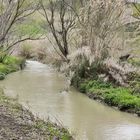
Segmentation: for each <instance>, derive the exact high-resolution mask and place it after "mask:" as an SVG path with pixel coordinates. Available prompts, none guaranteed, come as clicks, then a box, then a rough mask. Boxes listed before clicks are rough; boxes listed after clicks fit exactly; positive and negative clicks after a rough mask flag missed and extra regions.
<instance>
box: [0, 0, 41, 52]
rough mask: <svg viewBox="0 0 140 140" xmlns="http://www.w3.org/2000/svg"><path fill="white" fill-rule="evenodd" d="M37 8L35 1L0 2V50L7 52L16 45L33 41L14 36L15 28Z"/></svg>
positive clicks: (2, 0)
mask: <svg viewBox="0 0 140 140" xmlns="http://www.w3.org/2000/svg"><path fill="white" fill-rule="evenodd" d="M37 8H38V4H36V2H35V1H32V0H30V1H27V0H0V50H1V51H8V50H9V49H10V48H11V47H13V46H14V45H17V44H18V43H20V42H22V41H25V40H29V39H34V38H32V37H31V36H27V35H22V36H18V35H17V34H16V26H18V25H20V24H21V23H22V22H23V21H25V19H26V17H28V16H29V15H31V14H32V13H34V12H35V11H36V9H37Z"/></svg>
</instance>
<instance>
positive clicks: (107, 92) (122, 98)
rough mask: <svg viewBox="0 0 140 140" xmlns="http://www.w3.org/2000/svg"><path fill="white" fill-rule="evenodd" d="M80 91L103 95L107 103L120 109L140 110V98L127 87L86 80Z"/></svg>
mask: <svg viewBox="0 0 140 140" xmlns="http://www.w3.org/2000/svg"><path fill="white" fill-rule="evenodd" d="M80 91H81V92H83V93H90V94H93V95H95V96H96V95H101V96H102V97H103V98H102V99H103V100H104V102H105V103H107V104H109V105H111V106H117V107H118V108H119V109H120V110H135V111H139V110H140V98H139V97H138V96H135V95H133V94H132V93H133V91H132V90H130V89H129V88H125V87H115V86H113V85H112V84H110V83H107V82H103V81H100V80H97V81H96V80H90V81H88V82H87V81H85V82H82V83H81V84H80Z"/></svg>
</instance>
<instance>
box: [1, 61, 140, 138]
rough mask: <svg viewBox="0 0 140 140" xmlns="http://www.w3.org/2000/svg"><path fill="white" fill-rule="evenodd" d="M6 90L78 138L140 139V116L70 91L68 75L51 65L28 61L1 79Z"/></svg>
mask: <svg viewBox="0 0 140 140" xmlns="http://www.w3.org/2000/svg"><path fill="white" fill-rule="evenodd" d="M0 85H1V86H2V87H3V88H4V91H5V94H6V95H7V96H10V97H14V98H17V99H18V101H19V103H21V104H22V105H23V106H25V107H26V108H28V109H29V110H30V111H32V112H33V113H34V114H35V115H37V116H39V117H40V118H42V119H46V120H47V119H48V118H49V119H51V120H52V121H53V122H56V123H59V124H61V125H63V126H64V127H66V128H68V129H69V131H70V132H72V134H74V137H75V138H76V140H140V118H138V117H136V116H134V115H132V114H128V113H124V112H120V111H118V110H115V109H113V108H111V107H108V106H106V105H103V104H101V103H99V102H96V101H93V100H91V99H89V98H88V97H87V96H85V95H84V94H81V93H79V92H78V91H77V90H76V89H74V88H72V87H71V88H70V90H69V91H67V87H68V83H67V80H66V78H65V77H64V76H63V75H62V74H60V73H58V72H56V71H55V70H54V69H53V68H52V67H50V66H48V65H45V64H41V63H39V62H36V61H27V66H26V68H25V69H24V70H22V71H19V72H15V73H12V74H10V75H8V76H7V78H6V79H5V80H4V81H1V82H0Z"/></svg>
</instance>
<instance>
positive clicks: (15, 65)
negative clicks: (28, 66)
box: [0, 56, 26, 80]
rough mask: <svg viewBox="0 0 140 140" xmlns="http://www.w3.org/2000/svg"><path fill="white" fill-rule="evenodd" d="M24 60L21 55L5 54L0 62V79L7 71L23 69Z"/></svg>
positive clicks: (3, 77)
mask: <svg viewBox="0 0 140 140" xmlns="http://www.w3.org/2000/svg"><path fill="white" fill-rule="evenodd" d="M25 62H26V61H25V59H24V58H22V57H14V56H6V57H5V58H4V59H3V60H2V61H1V63H0V80H3V79H5V76H6V75H7V74H9V73H12V72H16V71H18V70H20V69H23V68H24V67H25Z"/></svg>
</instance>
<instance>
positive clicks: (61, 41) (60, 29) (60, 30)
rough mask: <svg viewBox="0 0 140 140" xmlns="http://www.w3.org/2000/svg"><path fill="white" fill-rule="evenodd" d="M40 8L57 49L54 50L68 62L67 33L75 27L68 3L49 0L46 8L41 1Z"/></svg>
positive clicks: (72, 13) (60, 0) (74, 17)
mask: <svg viewBox="0 0 140 140" xmlns="http://www.w3.org/2000/svg"><path fill="white" fill-rule="evenodd" d="M41 7H42V9H43V16H44V17H45V19H46V21H47V23H48V26H49V29H50V31H51V33H52V35H53V37H54V39H55V41H56V44H57V47H55V49H56V50H57V52H58V51H59V52H60V53H59V55H60V56H61V57H62V58H63V59H64V60H66V61H68V58H67V56H68V54H69V43H68V40H69V39H68V38H69V37H68V36H69V32H70V31H71V30H72V29H73V27H74V25H75V20H76V16H75V13H74V11H73V9H72V7H71V5H70V4H69V3H67V2H66V1H65V0H59V1H53V0H49V4H48V7H47V6H45V5H44V3H43V1H42V0H41Z"/></svg>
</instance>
